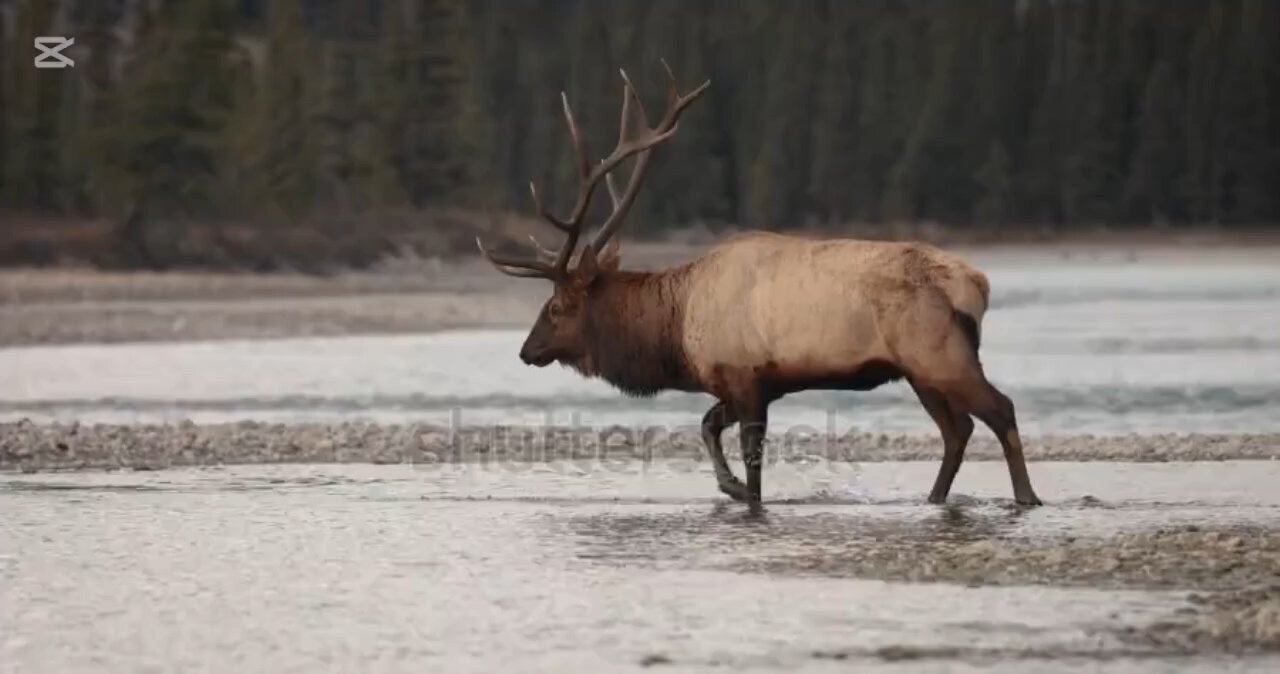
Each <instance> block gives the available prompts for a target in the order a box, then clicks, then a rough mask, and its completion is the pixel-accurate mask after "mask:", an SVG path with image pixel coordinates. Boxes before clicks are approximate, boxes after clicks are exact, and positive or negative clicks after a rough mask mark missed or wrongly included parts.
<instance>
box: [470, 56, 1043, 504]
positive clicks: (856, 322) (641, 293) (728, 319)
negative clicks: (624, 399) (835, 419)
mask: <svg viewBox="0 0 1280 674" xmlns="http://www.w3.org/2000/svg"><path fill="white" fill-rule="evenodd" d="M663 65H664V67H665V66H666V63H665V62H663ZM667 77H668V81H669V87H668V92H667V105H666V112H665V113H664V114H663V116H662V119H661V120H660V121H659V122H658V124H657V125H656V126H654V127H650V126H649V122H648V120H647V119H646V117H645V113H644V108H643V106H642V104H641V102H640V100H639V98H638V96H637V95H636V90H635V87H634V86H633V85H632V83H631V81H630V80H629V79H628V78H627V74H626V72H625V71H622V80H623V99H622V119H621V124H620V127H621V128H620V130H619V133H618V141H617V144H616V145H615V147H614V149H613V151H612V152H611V153H609V155H608V156H607V157H605V158H604V159H603V160H601V161H600V162H599V163H597V164H594V165H592V164H591V163H590V162H589V161H588V160H587V156H586V153H585V151H584V149H583V141H582V136H581V134H580V133H579V131H578V126H577V124H576V123H575V122H574V117H573V112H572V111H571V110H570V108H569V101H568V97H567V96H565V95H564V94H563V93H562V94H561V99H562V102H563V105H564V116H565V120H566V122H567V123H568V127H569V138H570V141H571V142H572V145H573V150H574V154H575V160H576V161H575V164H576V169H577V174H578V193H577V197H576V199H575V201H574V203H573V209H572V211H571V212H570V214H569V217H568V218H565V219H561V218H559V217H557V216H555V215H553V214H552V213H550V212H549V211H548V210H547V209H546V208H544V207H543V204H542V201H541V198H540V197H539V196H538V191H537V188H536V187H535V186H534V185H532V184H530V191H531V192H532V194H533V202H534V206H535V208H536V209H537V211H538V214H539V216H540V217H541V218H542V219H543V220H545V221H546V222H547V223H549V224H550V225H551V226H553V227H554V228H556V229H558V230H560V231H561V232H563V233H564V236H565V238H564V242H563V244H562V245H561V246H560V248H559V249H558V250H554V251H552V250H548V249H546V248H543V247H541V246H540V245H538V244H537V241H536V239H535V240H534V246H535V248H534V250H533V251H532V253H531V254H526V255H520V256H511V255H504V254H499V253H497V252H494V251H492V250H489V249H488V248H486V247H485V245H484V243H483V242H482V241H481V240H480V239H479V238H477V240H476V243H477V244H478V245H479V247H480V252H481V253H482V254H483V255H484V257H485V258H486V259H487V260H488V261H489V262H490V263H491V264H493V266H495V267H496V268H497V269H498V271H501V272H503V273H504V274H509V275H512V276H519V277H527V278H541V279H547V280H549V281H551V282H552V283H553V284H554V290H553V292H552V295H551V298H550V299H549V300H547V302H546V304H545V305H544V306H543V307H542V311H541V312H540V313H539V314H538V318H537V321H536V322H535V323H534V326H533V328H532V330H531V331H530V333H529V336H528V338H527V339H526V340H525V342H524V345H523V346H522V347H521V348H520V359H521V360H522V361H524V362H525V363H526V364H528V365H534V366H537V367H545V366H546V365H549V364H550V363H553V362H559V363H561V364H562V365H567V366H569V367H571V368H573V369H575V370H577V371H578V372H579V373H580V374H582V375H584V376H586V377H599V378H602V379H604V380H605V381H607V382H609V383H610V384H612V385H613V386H614V387H616V388H618V389H620V390H621V391H622V392H624V393H625V394H627V395H631V396H650V395H654V394H656V393H658V392H660V391H664V390H676V391H691V392H705V393H709V394H711V395H712V396H714V397H715V398H716V402H715V404H714V405H712V406H711V409H709V410H707V412H706V414H705V416H704V417H703V419H702V439H703V442H705V444H706V446H707V451H708V454H709V455H710V457H711V460H712V464H713V467H714V470H715V476H716V481H717V483H718V486H719V488H720V491H722V492H724V493H725V494H727V495H728V496H730V497H732V498H733V499H735V500H739V501H746V502H749V503H752V504H758V503H759V502H760V486H761V485H760V471H761V463H762V453H763V441H764V437H765V429H766V424H767V422H768V411H769V405H770V404H771V403H772V402H773V401H775V400H777V399H779V398H781V397H782V396H785V395H787V394H788V393H793V392H796V391H802V390H810V389H827V390H833V389H839V390H854V391H867V390H871V389H874V388H876V387H878V386H880V385H882V384H884V383H886V382H890V381H896V380H899V379H906V381H907V382H908V383H909V384H910V385H911V387H912V389H914V391H915V393H916V395H917V397H918V398H919V400H920V403H921V405H923V406H924V409H925V410H926V411H927V412H928V414H929V416H930V417H932V419H933V421H934V422H935V423H936V424H937V425H938V428H939V430H940V431H941V433H942V442H943V448H944V454H943V459H942V466H941V468H940V470H939V472H938V476H937V479H936V480H935V482H934V485H933V489H932V491H931V492H930V494H929V501H930V502H931V503H942V502H944V501H945V500H946V498H947V493H948V492H949V491H950V489H951V483H952V481H953V480H954V479H955V476H956V472H957V471H958V470H959V468H960V463H961V461H962V459H963V457H964V451H965V445H966V444H967V442H968V440H969V437H970V435H971V434H972V432H973V427H974V424H973V421H972V419H971V416H970V415H972V416H976V417H977V418H978V419H980V420H982V421H983V422H984V423H985V424H986V425H987V426H988V427H990V428H991V430H992V432H994V433H995V434H996V436H997V437H998V438H999V440H1000V444H1001V446H1002V447H1003V449H1004V457H1005V462H1006V463H1007V464H1008V468H1009V474H1010V477H1011V479H1012V482H1013V493H1014V498H1015V500H1016V501H1017V502H1018V503H1021V504H1026V505H1039V504H1040V499H1039V498H1037V497H1036V494H1035V491H1034V490H1032V488H1031V482H1030V479H1029V478H1028V476H1027V468H1026V463H1025V461H1024V459H1023V455H1022V441H1021V439H1020V437H1019V435H1018V430H1017V422H1016V420H1015V417H1014V408H1013V403H1012V402H1011V401H1010V400H1009V398H1007V397H1006V396H1005V395H1004V394H1002V393H1001V392H1000V391H998V390H997V389H996V388H995V387H994V386H993V385H992V384H991V383H990V382H989V381H987V378H986V376H985V375H984V373H983V368H982V365H981V363H980V361H979V358H978V342H979V333H980V326H981V323H982V316H983V313H984V312H985V311H986V309H987V302H988V294H989V287H988V284H987V279H986V277H985V276H984V275H983V274H982V272H980V271H978V270H977V269H974V268H973V267H971V266H969V265H968V264H967V263H965V262H964V261H963V260H961V259H960V258H959V257H957V256H955V255H953V254H950V253H948V252H945V251H942V250H939V249H937V248H935V247H932V246H929V245H925V244H922V243H907V242H877V241H863V240H854V239H829V240H815V239H805V238H798V237H794V236H786V235H781V234H775V233H765V232H752V233H748V234H744V235H739V236H736V237H733V238H731V239H728V240H726V241H723V242H721V243H719V244H717V245H716V246H714V247H713V248H711V249H710V250H709V251H708V252H707V253H706V254H705V255H703V256H702V257H700V258H698V259H696V260H694V261H692V262H689V263H687V264H684V265H682V266H678V267H674V268H671V269H666V270H663V271H657V272H638V271H624V270H621V269H619V253H618V242H617V240H615V239H614V238H613V237H614V236H615V235H616V234H617V232H618V229H619V227H620V226H621V225H622V221H623V218H625V217H626V214H627V211H628V209H629V208H630V207H631V205H632V203H633V202H634V201H635V198H636V193H637V191H638V189H639V188H640V184H641V182H642V181H643V180H644V176H645V172H646V170H647V169H648V166H649V160H650V157H651V154H652V152H653V150H654V148H655V146H657V145H659V144H660V143H662V142H663V141H666V140H668V139H670V138H671V137H672V136H674V135H675V133H676V131H677V128H678V127H677V122H678V120H679V118H680V115H681V113H683V112H684V111H685V110H686V109H687V108H688V107H689V105H690V104H691V103H693V102H694V101H695V100H696V99H697V98H698V97H699V96H701V95H702V93H703V92H705V91H706V90H707V88H708V87H709V86H710V84H711V82H710V81H707V82H704V83H703V84H702V85H701V86H699V87H698V88H696V89H694V90H693V91H691V92H689V93H687V94H681V93H680V90H679V87H678V86H677V84H676V80H675V77H674V75H673V74H672V73H671V69H670V68H669V67H668V68H667ZM630 157H635V163H634V167H633V169H632V171H631V174H630V177H629V179H628V180H627V184H626V188H625V189H624V190H623V191H622V192H621V193H619V192H618V190H617V187H616V185H615V184H614V182H613V180H612V177H611V176H610V172H611V171H613V170H614V169H615V168H617V167H618V166H619V165H620V164H621V163H622V162H623V161H624V160H626V159H628V158H630ZM602 180H603V181H604V182H605V184H606V187H607V190H608V193H609V196H610V198H611V200H612V202H613V209H612V212H611V213H610V215H609V216H608V217H607V219H606V220H605V221H604V223H603V224H602V225H601V226H600V229H599V230H598V231H597V233H596V234H595V236H594V237H593V238H591V239H590V241H588V242H587V243H586V244H585V245H584V246H583V247H582V250H581V253H579V254H578V255H577V261H576V263H575V264H571V262H572V261H573V258H574V253H575V249H576V248H577V244H578V240H579V238H580V236H581V234H582V226H583V220H584V218H585V217H586V214H587V211H588V208H589V207H590V205H591V199H592V196H593V194H594V193H595V191H596V188H597V187H598V184H599V183H600V182H601V181H602ZM733 423H737V424H738V425H739V429H740V441H741V448H742V457H743V463H744V464H745V467H746V476H747V480H746V484H743V483H742V481H740V480H739V479H738V478H737V477H736V476H734V474H733V471H732V470H731V469H730V467H729V464H728V462H727V461H726V460H725V455H724V449H723V447H722V446H721V434H722V432H723V431H724V430H725V429H726V428H727V427H728V426H729V425H731V424H733Z"/></svg>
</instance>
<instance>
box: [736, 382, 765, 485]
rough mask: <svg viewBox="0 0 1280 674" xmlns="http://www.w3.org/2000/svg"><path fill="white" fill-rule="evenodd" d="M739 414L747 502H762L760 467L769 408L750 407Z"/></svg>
mask: <svg viewBox="0 0 1280 674" xmlns="http://www.w3.org/2000/svg"><path fill="white" fill-rule="evenodd" d="M748 409H749V410H750V411H749V412H740V413H739V414H738V428H739V429H740V431H741V432H740V439H741V441H742V462H743V464H745V465H746V467H747V502H748V503H751V504H753V505H759V504H760V491H761V489H760V469H761V468H762V466H763V464H764V436H765V430H766V427H767V426H768V423H769V420H768V408H767V406H765V405H758V406H753V407H752V408H748Z"/></svg>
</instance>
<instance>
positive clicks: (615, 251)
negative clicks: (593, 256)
mask: <svg viewBox="0 0 1280 674" xmlns="http://www.w3.org/2000/svg"><path fill="white" fill-rule="evenodd" d="M621 251H622V245H621V244H619V243H618V240H617V239H614V240H613V241H610V242H609V243H607V244H605V247H604V250H603V251H601V253H600V258H599V259H598V260H596V266H598V267H600V269H602V270H604V271H618V266H619V265H621V264H622V252H621Z"/></svg>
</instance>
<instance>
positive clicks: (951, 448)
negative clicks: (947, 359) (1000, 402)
mask: <svg viewBox="0 0 1280 674" xmlns="http://www.w3.org/2000/svg"><path fill="white" fill-rule="evenodd" d="M911 388H912V390H914V391H915V392H916V397H917V398H919V399H920V404H921V405H923V406H924V409H925V411H926V412H928V413H929V416H930V417H931V418H932V419H933V422H934V423H935V424H937V425H938V430H939V431H941V433H942V447H943V455H942V466H941V467H940V468H939V469H938V477H937V479H935V480H934V482H933V489H932V490H931V491H930V492H929V502H930V503H939V504H940V503H946V502H947V494H949V493H950V492H951V483H952V482H953V481H955V479H956V473H958V472H959V471H960V464H961V462H963V461H964V449H965V446H966V445H968V444H969V438H970V436H972V435H973V419H971V418H969V415H968V414H966V413H964V412H956V411H955V410H953V409H952V407H951V404H950V403H949V402H947V397H946V395H944V394H943V393H942V391H940V390H938V389H936V388H933V387H931V386H928V385H926V384H919V383H917V382H915V381H912V382H911Z"/></svg>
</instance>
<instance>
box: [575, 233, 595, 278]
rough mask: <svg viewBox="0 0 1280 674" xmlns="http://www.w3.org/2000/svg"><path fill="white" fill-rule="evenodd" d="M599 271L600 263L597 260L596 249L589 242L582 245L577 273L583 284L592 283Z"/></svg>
mask: <svg viewBox="0 0 1280 674" xmlns="http://www.w3.org/2000/svg"><path fill="white" fill-rule="evenodd" d="M599 273H600V264H599V262H598V261H597V260H596V251H595V249H594V248H592V247H591V244H589V243H588V244H587V245H585V246H583V247H582V254H581V255H579V256H578V269H577V271H576V273H575V275H576V276H577V277H578V280H579V281H580V282H581V283H582V285H591V283H592V282H593V281H595V280H596V276H597V275H598V274H599Z"/></svg>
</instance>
